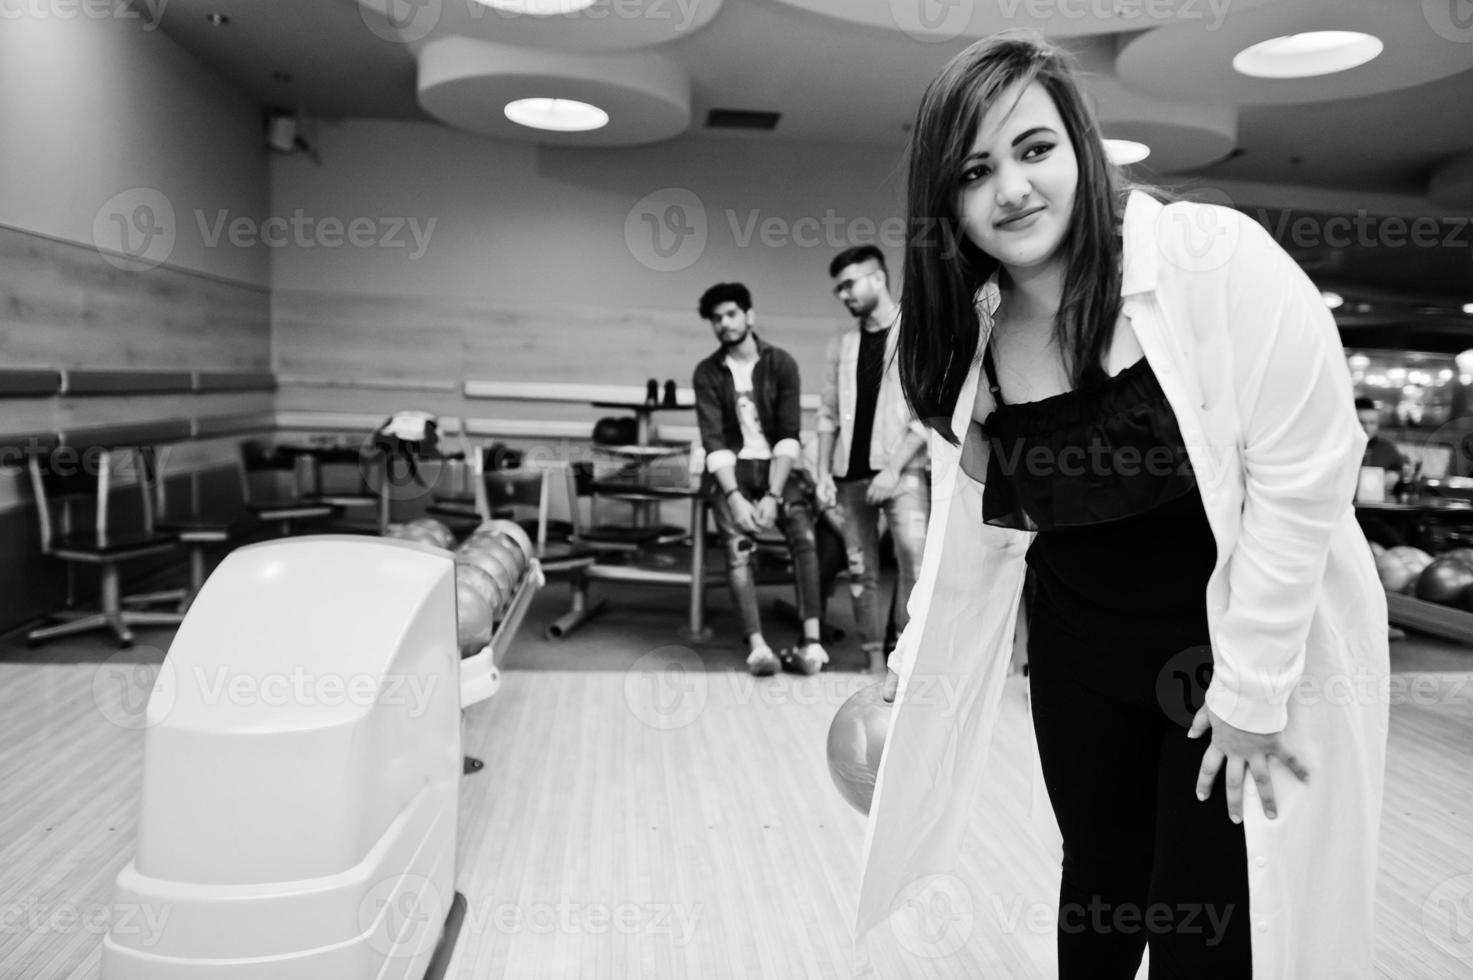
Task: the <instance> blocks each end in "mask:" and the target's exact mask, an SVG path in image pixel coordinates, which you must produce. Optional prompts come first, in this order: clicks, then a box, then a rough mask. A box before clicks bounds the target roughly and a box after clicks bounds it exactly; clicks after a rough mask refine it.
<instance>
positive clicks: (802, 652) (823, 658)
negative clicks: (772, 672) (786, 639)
mask: <svg viewBox="0 0 1473 980" xmlns="http://www.w3.org/2000/svg"><path fill="white" fill-rule="evenodd" d="M828 662H829V655H828V651H826V650H824V648H823V646H822V645H821V644H818V643H805V644H804V645H803V646H800V647H793V648H792V649H790V650H784V651H783V667H784V668H785V669H787V670H791V671H794V672H795V673H799V674H807V675H813V674H816V673H818V672H819V671H820V670H822V669H823V665H824V664H826V663H828Z"/></svg>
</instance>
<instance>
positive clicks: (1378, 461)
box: [1355, 398, 1407, 548]
mask: <svg viewBox="0 0 1473 980" xmlns="http://www.w3.org/2000/svg"><path fill="white" fill-rule="evenodd" d="M1355 414H1356V415H1358V416H1360V427H1361V428H1362V429H1364V430H1365V433H1366V435H1367V436H1368V437H1369V441H1368V442H1367V443H1366V452H1365V455H1364V456H1363V457H1362V458H1361V461H1360V465H1362V466H1379V467H1381V469H1383V470H1385V471H1386V490H1387V492H1388V493H1389V492H1390V491H1391V489H1392V487H1393V486H1395V485H1396V481H1398V480H1400V479H1401V471H1402V467H1403V466H1405V465H1406V459H1405V458H1403V456H1402V455H1401V452H1400V451H1399V450H1398V449H1397V448H1396V446H1395V445H1393V444H1392V443H1391V442H1390V441H1388V440H1386V439H1382V438H1381V437H1380V435H1378V433H1379V432H1380V430H1381V410H1380V409H1379V408H1377V407H1376V403H1375V402H1374V401H1372V400H1371V399H1369V398H1357V399H1356V400H1355ZM1355 518H1356V520H1357V521H1359V522H1360V528H1361V531H1362V532H1364V533H1365V536H1366V539H1367V540H1368V541H1374V542H1375V543H1376V544H1379V545H1381V546H1382V547H1383V548H1395V547H1398V546H1400V545H1404V544H1406V543H1407V539H1406V537H1405V536H1403V535H1402V534H1401V532H1400V531H1398V530H1396V528H1394V527H1392V526H1391V525H1390V524H1388V523H1387V522H1386V521H1385V520H1383V519H1382V518H1381V517H1379V516H1377V515H1376V514H1372V513H1369V512H1368V511H1365V510H1360V509H1357V510H1356V512H1355Z"/></svg>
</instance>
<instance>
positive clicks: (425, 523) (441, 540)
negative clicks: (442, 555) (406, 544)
mask: <svg viewBox="0 0 1473 980" xmlns="http://www.w3.org/2000/svg"><path fill="white" fill-rule="evenodd" d="M407 526H409V527H418V528H423V529H424V531H425V533H426V534H428V535H429V537H430V538H431V540H432V543H433V544H434V545H435V547H437V548H444V549H445V550H446V551H449V550H450V549H451V548H454V547H455V535H454V534H453V533H452V532H451V530H450V528H449V527H447V526H446V525H445V524H444V523H443V522H441V521H437V520H435V519H434V518H433V517H416V518H415V519H414V520H412V521H409V522H408V523H407Z"/></svg>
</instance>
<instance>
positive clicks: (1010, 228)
mask: <svg viewBox="0 0 1473 980" xmlns="http://www.w3.org/2000/svg"><path fill="white" fill-rule="evenodd" d="M1018 93H1019V86H1018V85H1014V86H1013V87H1011V88H1009V89H1007V90H1005V91H1004V92H1003V94H1002V96H1001V98H999V99H998V100H997V101H996V102H995V103H993V105H992V106H991V107H990V108H989V109H988V110H987V112H986V113H985V114H984V115H983V117H982V122H981V125H980V126H979V127H978V129H977V138H976V140H975V141H974V142H973V143H972V147H971V150H970V153H969V154H968V156H967V158H966V159H965V160H964V161H963V163H962V172H961V173H960V174H958V175H957V176H958V177H959V178H960V181H961V191H960V194H959V196H958V200H957V213H958V214H959V215H960V217H961V224H962V233H963V234H965V235H966V236H967V239H968V240H969V241H970V242H971V243H972V244H973V245H975V246H976V247H977V248H979V249H981V250H982V251H983V252H986V253H987V254H988V255H990V256H992V257H993V258H995V259H997V260H998V261H999V262H1001V263H1002V264H1003V265H1004V266H1006V267H1008V268H1010V269H1025V268H1033V267H1038V266H1043V265H1046V264H1047V263H1049V262H1051V261H1053V260H1054V258H1055V257H1056V256H1057V254H1058V252H1059V246H1060V245H1061V244H1062V243H1063V241H1064V238H1065V236H1066V234H1067V233H1068V230H1069V216H1070V215H1071V214H1073V212H1074V194H1075V191H1076V189H1077V188H1078V187H1079V160H1078V158H1077V157H1075V155H1074V144H1073V143H1071V142H1070V140H1069V134H1068V131H1067V130H1065V128H1064V120H1063V119H1062V118H1061V117H1060V115H1059V110H1058V108H1057V107H1056V106H1055V105H1054V100H1053V98H1052V97H1051V96H1050V95H1049V94H1048V92H1047V91H1045V90H1044V88H1043V86H1042V85H1040V84H1039V83H1038V82H1031V83H1029V85H1028V87H1027V88H1025V89H1022V96H1021V97H1019V95H1018ZM1015 99H1016V105H1015V104H1014V100H1015ZM1010 110H1011V111H1010Z"/></svg>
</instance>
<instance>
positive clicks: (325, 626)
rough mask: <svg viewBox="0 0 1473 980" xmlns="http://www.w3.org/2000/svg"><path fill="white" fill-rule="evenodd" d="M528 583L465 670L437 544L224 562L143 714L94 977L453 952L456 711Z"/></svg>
mask: <svg viewBox="0 0 1473 980" xmlns="http://www.w3.org/2000/svg"><path fill="white" fill-rule="evenodd" d="M542 582H543V578H542V572H541V569H540V567H539V566H538V565H537V564H536V563H535V562H533V563H532V564H531V567H530V569H529V570H528V571H527V572H526V573H525V574H524V576H523V579H522V581H521V582H520V583H519V587H518V589H517V592H516V594H515V597H514V598H513V600H512V601H511V603H510V604H509V608H508V610H507V612H506V614H505V618H504V619H503V621H502V622H501V623H500V624H499V626H498V628H497V630H496V635H495V637H494V638H493V640H492V642H491V645H489V646H487V647H486V648H485V649H484V650H482V651H481V652H479V653H477V654H476V655H475V656H473V657H470V658H467V659H465V660H462V659H461V657H460V652H459V649H458V646H457V643H456V608H455V564H454V560H453V557H452V556H451V554H450V553H449V552H447V551H441V550H439V549H436V548H433V547H430V546H427V545H422V544H417V543H412V542H408V541H400V540H391V539H381V538H369V537H358V536H346V535H343V536H337V535H333V536H319V537H303V538H294V539H288V540H282V541H273V542H268V543H265V544H259V545H252V546H249V547H245V548H241V549H238V550H236V551H235V552H233V553H231V554H230V555H229V556H228V557H227V558H226V559H225V561H224V562H223V563H222V564H221V565H220V566H219V568H217V569H216V571H215V573H214V574H213V575H212V576H211V577H210V579H209V581H208V582H207V583H206V584H205V586H204V588H203V589H201V590H200V592H199V595H198V597H197V598H196V599H195V601H194V604H193V605H192V606H191V607H190V610H189V613H188V615H187V616H186V618H185V620H184V622H183V624H182V625H181V626H180V628H179V633H178V635H177V637H176V638H175V640H174V643H173V645H172V646H171V647H170V649H169V654H168V656H167V658H166V659H165V661H164V664H163V666H162V667H161V668H160V673H159V677H158V681H157V683H156V685H155V687H154V690H153V693H152V696H151V698H150V701H149V705H148V713H147V724H148V728H147V731H146V733H145V736H144V760H143V782H142V793H141V803H140V806H141V810H140V815H139V821H138V848H137V853H136V855H135V857H134V859H133V860H132V861H131V862H129V864H128V865H127V867H125V868H124V869H123V871H122V872H121V873H120V874H119V875H118V880H117V889H116V897H115V902H116V903H118V904H119V905H122V906H124V907H131V908H133V909H135V910H138V911H139V912H140V913H145V914H147V915H149V916H150V917H151V918H150V921H162V922H163V923H164V925H163V928H162V930H161V931H160V932H158V933H154V932H152V931H149V932H147V933H146V934H140V932H139V931H134V930H125V929H123V928H121V927H120V925H118V924H117V923H119V922H120V921H123V922H126V921H128V918H129V917H115V918H114V922H115V924H114V926H113V928H112V931H111V932H110V933H109V934H108V936H107V937H106V938H105V939H104V942H103V949H102V977H103V980H389V978H393V980H436V978H438V977H440V976H442V975H443V973H444V970H445V968H446V966H447V965H448V964H449V961H450V958H451V956H452V955H453V952H454V946H455V940H456V937H457V935H458V932H459V927H460V922H461V919H462V918H463V916H464V911H465V899H464V898H463V897H462V896H460V895H458V894H457V893H456V891H455V843H456V827H457V813H458V808H459V787H460V779H461V771H462V753H461V709H462V708H463V707H465V706H466V705H469V704H473V703H476V702H477V701H481V700H484V699H485V698H487V697H489V696H490V695H491V694H492V693H494V692H495V690H496V686H497V679H498V675H497V668H496V661H498V660H499V659H500V655H501V654H503V653H504V651H505V648H506V644H508V643H509V642H510V640H511V638H512V636H513V635H514V634H515V631H516V629H517V626H518V625H519V624H520V621H521V618H522V615H523V614H524V613H525V611H526V607H527V604H528V603H529V602H530V600H531V597H532V595H533V593H535V591H536V589H537V588H538V587H540V586H541V584H542Z"/></svg>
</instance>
